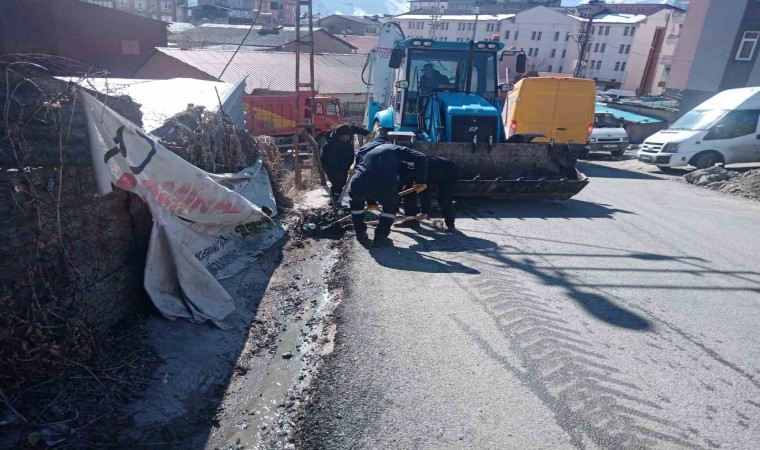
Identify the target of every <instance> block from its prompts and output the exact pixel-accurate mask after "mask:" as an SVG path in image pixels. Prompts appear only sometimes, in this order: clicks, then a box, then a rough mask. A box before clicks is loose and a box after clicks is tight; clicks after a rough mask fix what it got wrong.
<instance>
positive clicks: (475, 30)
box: [472, 6, 480, 41]
mask: <svg viewBox="0 0 760 450" xmlns="http://www.w3.org/2000/svg"><path fill="white" fill-rule="evenodd" d="M472 12H474V13H475V26H474V27H473V29H472V40H473V41H474V40H475V33H476V32H477V31H478V15H480V8H478V7H477V6H476V7H474V8H472Z"/></svg>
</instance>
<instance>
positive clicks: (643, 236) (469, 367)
mask: <svg viewBox="0 0 760 450" xmlns="http://www.w3.org/2000/svg"><path fill="white" fill-rule="evenodd" d="M615 164H621V162H616V161H606V160H605V158H599V159H598V160H597V159H596V158H594V160H593V161H589V162H583V163H581V164H580V166H581V170H583V171H584V172H586V174H587V175H588V176H589V177H590V178H591V182H590V184H589V185H588V187H587V188H586V189H584V190H583V191H582V192H581V193H580V194H579V195H577V196H576V197H574V198H573V199H571V200H568V201H565V202H549V201H544V202H540V201H536V202H483V203H479V204H477V205H474V206H473V205H470V204H466V203H464V202H462V203H460V204H459V205H458V208H459V218H458V219H457V226H458V228H459V231H460V233H455V234H444V233H438V232H436V231H435V230H432V229H430V228H426V227H422V228H421V229H420V230H396V232H394V233H392V236H391V237H392V238H393V240H394V241H395V243H396V245H395V246H394V247H389V248H382V249H370V250H367V249H365V248H364V247H362V246H360V245H358V244H352V246H351V248H350V252H349V253H348V255H347V258H346V260H347V261H348V270H347V271H346V272H347V273H350V274H351V277H350V282H349V284H348V287H347V295H346V296H345V297H344V300H343V301H342V302H341V304H340V306H339V307H338V309H337V311H336V323H338V328H337V337H336V344H335V351H334V352H333V353H332V354H331V355H330V356H329V357H328V358H327V359H326V361H325V363H324V366H323V370H321V372H320V374H321V376H320V377H319V379H318V382H317V386H318V389H317V391H316V392H317V395H316V397H315V399H314V401H313V402H310V403H309V406H308V408H307V413H306V422H305V428H304V432H303V433H304V434H303V435H304V436H305V440H304V445H305V448H308V449H315V450H317V449H330V450H334V449H355V448H362V449H388V448H393V449H436V450H438V449H449V448H450V449H462V448H467V449H505V448H515V449H523V448H552V449H553V448H589V449H590V448H605V449H615V450H617V449H627V448H633V449H645V448H646V449H649V448H663V449H673V448H686V449H713V448H724V449H750V448H757V442H758V441H760V382H759V381H758V376H760V365H759V361H760V337H758V333H757V323H758V321H759V320H760V306H759V305H760V256H758V255H760V240H758V239H757V233H756V230H757V224H758V223H760V206H759V205H758V204H757V203H756V202H754V201H748V200H745V199H741V198H737V197H733V196H730V195H727V194H722V193H716V192H712V191H709V190H706V189H702V188H698V187H695V186H691V185H687V184H686V183H684V182H682V181H678V180H673V179H667V178H669V177H664V176H658V175H656V174H654V173H643V172H642V171H639V170H620V169H618V168H615V167H611V166H612V165H615ZM622 164H635V161H634V162H630V160H628V161H623V162H622ZM370 234H371V233H370ZM753 443H754V444H753Z"/></svg>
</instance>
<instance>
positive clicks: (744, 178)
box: [684, 166, 760, 199]
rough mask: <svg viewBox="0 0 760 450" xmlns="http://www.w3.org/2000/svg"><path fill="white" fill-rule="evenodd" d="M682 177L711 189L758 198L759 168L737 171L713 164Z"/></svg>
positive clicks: (759, 197) (759, 188) (759, 184)
mask: <svg viewBox="0 0 760 450" xmlns="http://www.w3.org/2000/svg"><path fill="white" fill-rule="evenodd" d="M684 179H685V180H686V182H687V183H690V184H693V185H696V186H701V187H705V188H708V189H712V190H713V191H720V192H725V193H728V194H733V195H740V196H742V197H746V198H753V199H760V169H755V170H750V171H747V172H738V171H735V170H726V169H725V168H723V167H720V166H714V167H708V168H707V169H701V170H695V171H694V172H691V173H688V174H686V175H684Z"/></svg>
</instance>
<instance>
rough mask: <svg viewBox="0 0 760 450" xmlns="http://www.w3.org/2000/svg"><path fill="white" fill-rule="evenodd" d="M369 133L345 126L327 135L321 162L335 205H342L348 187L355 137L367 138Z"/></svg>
mask: <svg viewBox="0 0 760 450" xmlns="http://www.w3.org/2000/svg"><path fill="white" fill-rule="evenodd" d="M369 133H370V132H369V130H366V129H364V128H362V127H357V126H354V125H348V124H345V125H341V126H339V127H337V128H335V129H334V130H332V131H330V132H329V133H328V134H327V136H326V139H327V142H326V143H325V145H323V146H322V154H321V155H320V156H319V161H320V162H321V163H322V170H324V171H325V175H327V179H328V180H330V200H331V202H332V203H333V204H336V205H339V204H340V201H341V200H342V199H341V198H339V197H340V194H341V192H343V188H344V187H345V186H346V179H347V178H348V169H350V168H351V164H353V162H354V156H355V155H354V153H355V152H354V142H353V141H354V139H353V137H354V135H356V134H359V135H361V136H367V135H368V134H369Z"/></svg>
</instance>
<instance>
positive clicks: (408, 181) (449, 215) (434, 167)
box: [399, 156, 459, 231]
mask: <svg viewBox="0 0 760 450" xmlns="http://www.w3.org/2000/svg"><path fill="white" fill-rule="evenodd" d="M427 172H428V175H427V183H428V185H430V186H435V187H437V188H438V206H439V207H440V208H441V211H442V212H443V219H444V222H445V223H446V229H447V230H448V231H454V230H455V229H456V228H455V225H454V219H455V212H454V191H455V190H456V186H457V182H458V181H459V168H458V167H457V165H456V164H454V163H453V162H452V161H450V160H448V159H446V158H441V157H439V156H431V157H428V158H427ZM414 173H415V168H414V166H413V165H412V164H409V163H402V166H401V169H400V177H401V184H402V185H403V189H407V188H409V187H411V186H412V185H413V183H414ZM418 197H419V202H420V203H421V206H422V208H421V209H422V214H423V217H427V216H429V215H430V214H431V213H432V192H431V191H430V190H429V189H426V190H424V191H422V192H420V193H419V194H417V193H412V194H409V195H407V196H405V197H404V199H403V200H404V215H405V216H407V217H415V216H417V213H418V212H419V211H420V208H419V206H418V205H417V201H418ZM417 217H419V216H417ZM418 225H419V221H418V220H417V219H409V220H407V221H405V222H403V224H399V226H405V227H415V226H418Z"/></svg>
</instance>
